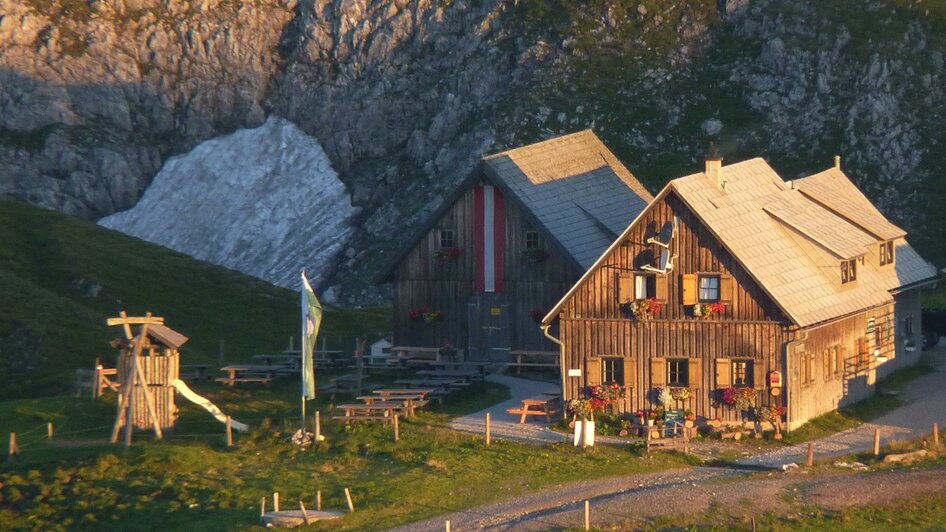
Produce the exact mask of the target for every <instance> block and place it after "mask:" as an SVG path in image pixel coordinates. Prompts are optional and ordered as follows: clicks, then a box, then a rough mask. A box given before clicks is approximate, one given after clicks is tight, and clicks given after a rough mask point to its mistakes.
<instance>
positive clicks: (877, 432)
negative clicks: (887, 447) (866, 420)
mask: <svg viewBox="0 0 946 532" xmlns="http://www.w3.org/2000/svg"><path fill="white" fill-rule="evenodd" d="M879 454H880V429H874V456H877V455H879Z"/></svg>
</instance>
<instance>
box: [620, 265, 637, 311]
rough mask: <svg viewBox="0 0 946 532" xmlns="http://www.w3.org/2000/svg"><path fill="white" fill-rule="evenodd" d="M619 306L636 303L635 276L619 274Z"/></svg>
mask: <svg viewBox="0 0 946 532" xmlns="http://www.w3.org/2000/svg"><path fill="white" fill-rule="evenodd" d="M617 285H618V305H623V304H625V303H630V302H631V301H634V274H633V273H630V272H619V273H618V274H617Z"/></svg>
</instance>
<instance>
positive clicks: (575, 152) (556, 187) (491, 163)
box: [376, 129, 653, 282]
mask: <svg viewBox="0 0 946 532" xmlns="http://www.w3.org/2000/svg"><path fill="white" fill-rule="evenodd" d="M481 179H487V180H489V181H490V182H492V183H493V184H494V185H496V186H498V187H499V188H500V189H502V191H503V193H504V195H505V196H506V198H507V200H508V201H512V202H514V203H515V204H516V205H517V206H518V207H519V208H520V209H521V210H522V211H523V213H524V215H525V216H526V218H527V219H528V220H529V221H530V222H531V223H532V224H533V225H535V226H536V228H537V229H539V230H540V231H542V232H543V233H544V236H545V238H547V239H549V240H550V241H551V242H552V243H553V244H554V245H555V247H556V248H558V250H559V251H560V252H561V253H562V254H563V255H564V256H565V258H566V260H568V261H569V262H571V263H572V265H573V266H575V267H576V268H577V269H579V270H581V271H583V270H585V269H587V268H588V267H590V266H591V265H592V264H593V263H594V261H595V259H597V258H598V256H599V255H600V254H601V252H602V251H603V250H604V249H605V248H607V247H608V245H609V244H610V243H611V242H612V241H613V240H614V238H615V237H616V236H617V235H618V234H619V233H620V232H621V231H622V230H623V229H624V228H625V227H627V224H628V223H629V222H630V221H631V220H632V219H633V218H634V217H635V216H637V214H638V213H640V212H641V211H642V210H644V208H645V207H646V206H647V205H648V203H650V201H651V200H652V199H653V196H651V194H650V193H649V192H648V191H647V189H646V188H644V186H643V185H642V184H641V183H640V182H639V181H637V179H636V178H635V177H634V176H633V175H632V174H631V172H630V171H628V169H627V168H625V167H624V165H623V164H621V162H620V161H619V160H618V159H617V157H615V156H614V154H613V153H611V151H610V150H608V148H607V146H605V145H604V143H603V142H601V140H600V139H598V137H597V136H595V134H594V132H592V131H591V130H590V129H588V130H584V131H580V132H578V133H573V134H570V135H564V136H562V137H556V138H554V139H550V140H546V141H543V142H539V143H536V144H531V145H529V146H524V147H521V148H516V149H512V150H508V151H504V152H501V153H497V154H494V155H489V156H487V157H484V158H483V159H482V160H481V161H480V164H479V165H477V167H476V168H475V169H474V170H473V171H472V172H471V173H470V175H469V176H468V177H467V178H466V179H465V180H464V181H463V183H462V184H461V185H460V186H458V187H457V189H456V190H455V191H454V193H453V194H451V195H450V197H448V198H447V199H446V200H445V201H444V202H443V204H442V205H441V206H440V208H438V209H437V211H435V212H434V213H433V215H432V216H431V217H430V219H429V220H428V222H427V223H425V224H424V226H423V227H421V228H420V230H419V231H418V232H417V233H415V234H414V236H413V237H412V238H411V239H410V240H408V241H407V243H406V244H405V245H404V246H403V247H402V248H401V249H400V251H399V252H398V253H396V254H395V256H394V260H392V261H391V263H389V265H388V266H387V267H386V268H385V269H384V270H383V271H382V272H381V273H380V274H379V275H378V277H376V280H377V281H379V282H383V281H386V280H389V279H390V277H391V275H392V274H393V272H394V269H395V268H396V267H397V264H398V263H400V261H401V260H403V258H404V257H405V256H406V255H407V253H409V252H410V250H411V249H413V247H414V246H415V245H417V243H418V242H419V241H420V240H421V239H422V238H423V237H424V235H426V234H427V232H428V231H430V230H431V229H432V228H433V227H434V225H436V223H437V221H438V220H440V218H441V217H442V216H443V215H444V214H446V212H447V210H448V209H450V208H451V207H452V206H453V204H454V203H455V202H456V201H457V200H458V199H459V198H460V197H461V196H462V195H463V193H464V192H465V191H466V190H467V189H468V188H469V187H471V186H473V185H475V184H476V183H477V182H479V181H480V180H481Z"/></svg>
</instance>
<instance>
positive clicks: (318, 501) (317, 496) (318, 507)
mask: <svg viewBox="0 0 946 532" xmlns="http://www.w3.org/2000/svg"><path fill="white" fill-rule="evenodd" d="M315 509H316V510H318V511H320V512H321V511H322V490H319V491H316V492H315Z"/></svg>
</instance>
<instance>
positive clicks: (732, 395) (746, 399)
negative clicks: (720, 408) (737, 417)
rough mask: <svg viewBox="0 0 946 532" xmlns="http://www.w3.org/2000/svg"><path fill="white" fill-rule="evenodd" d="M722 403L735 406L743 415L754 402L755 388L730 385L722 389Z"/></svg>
mask: <svg viewBox="0 0 946 532" xmlns="http://www.w3.org/2000/svg"><path fill="white" fill-rule="evenodd" d="M723 403H724V404H726V405H729V406H733V407H736V409H737V410H739V411H740V412H742V413H743V416H745V413H746V411H747V410H749V409H750V408H752V406H753V405H754V404H755V390H753V389H752V388H749V387H747V386H730V387H729V388H726V389H725V390H723Z"/></svg>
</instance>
